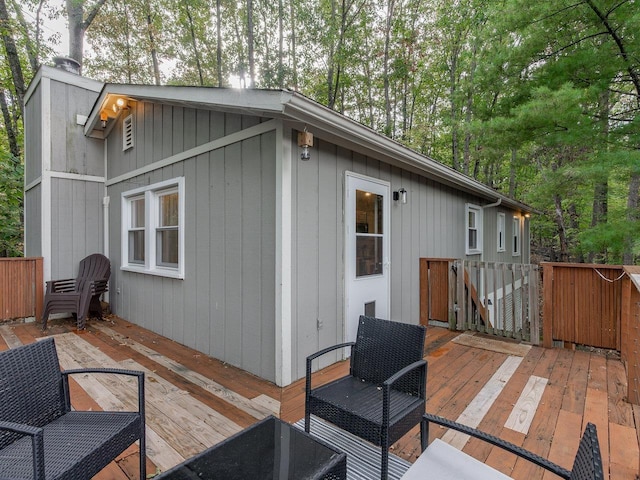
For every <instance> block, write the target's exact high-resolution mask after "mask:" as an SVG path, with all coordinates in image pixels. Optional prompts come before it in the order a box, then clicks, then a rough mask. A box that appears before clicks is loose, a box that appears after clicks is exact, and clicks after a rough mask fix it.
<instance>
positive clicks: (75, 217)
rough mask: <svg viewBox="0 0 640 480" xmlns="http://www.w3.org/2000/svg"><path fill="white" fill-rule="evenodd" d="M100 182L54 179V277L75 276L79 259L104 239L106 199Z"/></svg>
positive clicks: (96, 250)
mask: <svg viewBox="0 0 640 480" xmlns="http://www.w3.org/2000/svg"><path fill="white" fill-rule="evenodd" d="M103 197H104V187H103V185H102V184H101V183H97V182H84V181H79V180H68V179H60V178H52V179H51V225H52V232H51V278H54V279H60V278H72V277H75V275H76V273H77V270H78V262H79V261H80V260H81V259H82V258H84V257H86V256H87V255H90V254H92V253H95V252H101V251H102V246H103V243H104V240H103V239H104V234H103V232H104V222H103V210H102V199H103Z"/></svg>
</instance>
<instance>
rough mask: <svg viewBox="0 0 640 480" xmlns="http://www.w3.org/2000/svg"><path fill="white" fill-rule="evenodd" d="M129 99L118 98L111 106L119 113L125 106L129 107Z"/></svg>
mask: <svg viewBox="0 0 640 480" xmlns="http://www.w3.org/2000/svg"><path fill="white" fill-rule="evenodd" d="M128 106H129V105H127V101H126V100H125V99H124V98H118V99H117V100H116V101H115V103H114V104H113V105H112V106H111V108H113V113H118V112H119V111H120V110H122V109H123V108H127V107H128Z"/></svg>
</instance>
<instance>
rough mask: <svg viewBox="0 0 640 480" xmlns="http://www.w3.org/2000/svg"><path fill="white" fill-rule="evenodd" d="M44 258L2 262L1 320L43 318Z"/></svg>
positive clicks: (0, 275) (0, 285)
mask: <svg viewBox="0 0 640 480" xmlns="http://www.w3.org/2000/svg"><path fill="white" fill-rule="evenodd" d="M42 275H43V273H42V257H31V258H0V320H9V319H14V318H28V317H35V318H36V319H38V318H40V316H41V315H42V301H43V295H44V289H43V276H42Z"/></svg>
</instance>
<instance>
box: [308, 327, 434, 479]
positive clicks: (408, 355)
mask: <svg viewBox="0 0 640 480" xmlns="http://www.w3.org/2000/svg"><path fill="white" fill-rule="evenodd" d="M425 332H426V328H425V327H423V326H420V325H408V324H404V323H398V322H392V321H388V320H380V319H378V318H372V317H365V316H361V317H360V320H359V325H358V333H357V337H356V341H355V342H348V343H342V344H339V345H335V346H333V347H329V348H325V349H324V350H321V351H319V352H317V353H315V354H313V355H310V356H309V357H307V375H306V390H305V430H306V431H307V432H309V429H310V416H311V414H313V415H315V416H317V417H320V418H323V419H325V420H327V421H329V422H331V423H333V424H334V425H336V426H338V427H340V428H341V429H343V430H346V431H348V432H350V433H352V434H354V435H357V436H358V437H360V438H363V439H365V440H367V441H369V442H371V443H373V444H374V445H377V446H380V447H381V451H382V462H381V463H382V464H381V469H380V477H381V478H382V479H383V480H386V478H387V473H388V469H389V447H390V446H391V445H392V444H393V443H395V442H396V441H398V440H399V439H400V438H401V437H403V436H404V435H405V434H406V433H407V432H408V431H409V430H411V429H412V428H413V427H414V426H415V425H417V424H419V423H420V424H421V425H420V432H421V441H422V448H423V450H424V448H425V447H426V441H427V439H426V436H425V427H426V425H425V423H424V421H423V417H422V415H423V414H424V410H425V398H426V383H427V362H426V361H425V360H424V359H423V350H424V339H425ZM344 347H351V361H350V362H351V363H350V370H349V375H347V376H345V377H343V378H340V379H338V380H335V381H333V382H331V383H328V384H326V385H322V386H320V387H317V388H311V362H312V361H313V360H314V359H315V358H318V357H319V356H321V355H323V354H325V353H327V352H330V351H332V350H336V349H338V348H344Z"/></svg>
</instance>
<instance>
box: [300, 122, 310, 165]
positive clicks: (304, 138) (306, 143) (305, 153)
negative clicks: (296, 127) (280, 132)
mask: <svg viewBox="0 0 640 480" xmlns="http://www.w3.org/2000/svg"><path fill="white" fill-rule="evenodd" d="M298 146H299V147H302V153H300V160H304V161H307V160H309V159H310V158H311V152H310V151H309V147H313V133H310V132H307V129H306V128H305V129H304V132H298Z"/></svg>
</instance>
